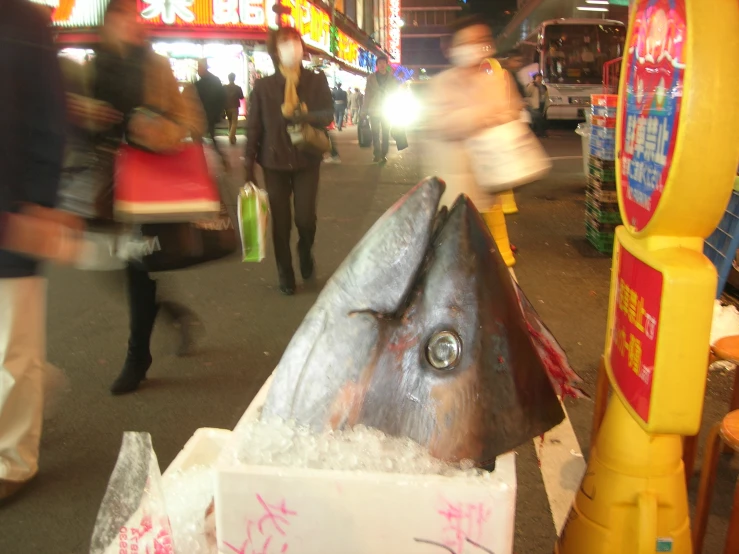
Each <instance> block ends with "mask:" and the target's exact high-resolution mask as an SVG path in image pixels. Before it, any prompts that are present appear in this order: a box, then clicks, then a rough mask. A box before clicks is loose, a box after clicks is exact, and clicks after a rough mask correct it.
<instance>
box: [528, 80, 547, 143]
mask: <svg viewBox="0 0 739 554" xmlns="http://www.w3.org/2000/svg"><path fill="white" fill-rule="evenodd" d="M526 99H527V100H528V103H529V107H530V108H531V112H532V123H531V127H532V128H533V130H534V133H535V134H536V136H537V137H543V138H546V137H547V136H548V134H547V110H548V109H549V104H550V100H549V90H548V89H547V86H546V85H545V84H544V82H543V77H542V75H541V73H537V74H536V75H534V80H533V81H531V82H530V83H529V84H528V86H527V87H526Z"/></svg>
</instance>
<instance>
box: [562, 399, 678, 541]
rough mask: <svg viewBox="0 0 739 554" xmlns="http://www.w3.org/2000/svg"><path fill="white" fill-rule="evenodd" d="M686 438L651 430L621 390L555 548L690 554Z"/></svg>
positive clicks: (604, 422) (605, 419)
mask: <svg viewBox="0 0 739 554" xmlns="http://www.w3.org/2000/svg"><path fill="white" fill-rule="evenodd" d="M683 470H684V468H683V463H682V446H681V439H680V437H679V436H678V435H650V434H648V433H647V432H646V431H644V430H643V429H642V428H641V426H640V425H639V424H638V423H637V421H636V420H635V419H634V418H633V417H632V416H631V414H630V413H629V411H628V410H627V409H626V407H625V406H624V404H623V403H622V401H621V400H620V398H619V397H618V396H616V395H614V396H613V397H612V398H611V400H610V403H609V405H608V409H607V411H606V416H605V418H604V420H603V425H602V427H601V429H600V432H599V434H598V439H597V441H596V445H595V448H594V449H593V451H592V452H591V454H590V462H589V464H588V468H587V470H586V472H585V477H583V480H582V483H581V485H580V490H579V491H578V493H577V497H576V498H575V504H574V506H573V507H572V511H571V512H570V516H569V518H568V520H567V523H566V524H565V526H564V529H563V531H562V535H561V536H560V538H559V542H558V543H557V546H556V547H555V554H627V553H628V554H654V553H655V552H671V553H672V554H690V553H691V552H692V545H691V542H690V520H689V516H688V497H687V490H686V488H685V474H684V471H683Z"/></svg>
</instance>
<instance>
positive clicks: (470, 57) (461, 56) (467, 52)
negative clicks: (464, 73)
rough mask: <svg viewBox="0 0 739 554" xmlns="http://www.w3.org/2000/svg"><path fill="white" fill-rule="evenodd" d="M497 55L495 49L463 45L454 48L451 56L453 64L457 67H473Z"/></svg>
mask: <svg viewBox="0 0 739 554" xmlns="http://www.w3.org/2000/svg"><path fill="white" fill-rule="evenodd" d="M494 54H495V49H494V48H491V47H489V46H480V45H479V44H462V45H460V46H454V47H453V48H452V49H451V51H450V52H449V55H450V57H451V61H452V64H454V65H456V66H457V67H472V66H473V65H478V64H479V63H480V62H482V60H484V59H485V58H486V57H489V56H492V55H494Z"/></svg>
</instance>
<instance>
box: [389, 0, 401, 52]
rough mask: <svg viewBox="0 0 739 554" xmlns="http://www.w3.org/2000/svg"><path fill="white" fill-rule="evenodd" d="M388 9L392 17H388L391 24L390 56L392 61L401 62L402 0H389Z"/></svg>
mask: <svg viewBox="0 0 739 554" xmlns="http://www.w3.org/2000/svg"><path fill="white" fill-rule="evenodd" d="M388 11H389V12H390V17H389V18H388V22H389V26H390V32H389V35H390V45H389V49H390V57H391V58H392V60H390V61H391V62H394V63H400V28H401V27H402V26H403V25H402V19H401V18H400V0H388Z"/></svg>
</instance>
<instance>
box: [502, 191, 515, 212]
mask: <svg viewBox="0 0 739 554" xmlns="http://www.w3.org/2000/svg"><path fill="white" fill-rule="evenodd" d="M498 197H499V198H500V200H501V202H503V213H504V214H506V215H511V214H517V213H518V206H517V205H516V198H515V196H513V191H512V190H507V191H505V192H501V193H499V194H498Z"/></svg>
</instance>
